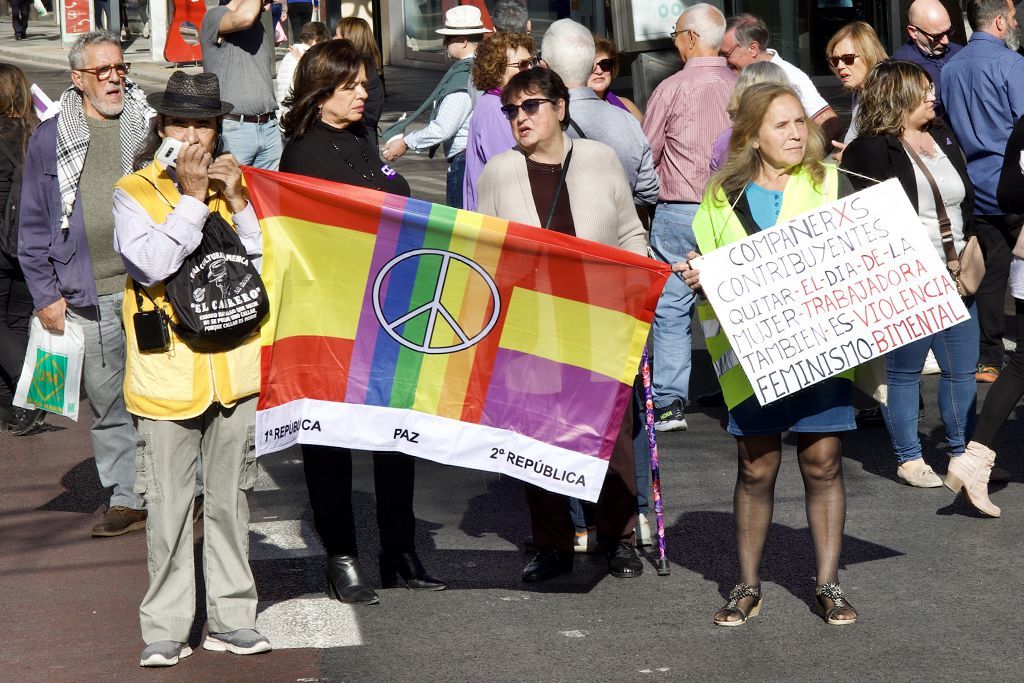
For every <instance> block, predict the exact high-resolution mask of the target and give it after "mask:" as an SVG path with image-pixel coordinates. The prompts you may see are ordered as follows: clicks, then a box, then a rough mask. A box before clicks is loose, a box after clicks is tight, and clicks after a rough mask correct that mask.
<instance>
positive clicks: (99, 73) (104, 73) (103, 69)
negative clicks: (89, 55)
mask: <svg viewBox="0 0 1024 683" xmlns="http://www.w3.org/2000/svg"><path fill="white" fill-rule="evenodd" d="M131 68H132V65H131V64H130V63H129V62H121V63H119V64H107V65H105V66H96V67H93V68H91V69H75V71H82V72H84V73H87V74H92V75H93V76H95V77H96V79H97V80H100V81H105V80H107V79H108V78H110V74H112V73H113V72H114V71H117V75H118V76H124V75H125V74H127V73H128V72H129V71H130V70H131Z"/></svg>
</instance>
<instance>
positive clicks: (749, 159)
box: [708, 83, 825, 204]
mask: <svg viewBox="0 0 1024 683" xmlns="http://www.w3.org/2000/svg"><path fill="white" fill-rule="evenodd" d="M780 97H792V98H793V99H794V100H796V102H797V104H800V97H799V96H798V95H797V94H796V91H795V90H793V88H791V87H790V86H788V85H780V84H778V83H758V84H756V85H752V86H750V87H749V88H747V90H746V92H744V93H743V97H742V98H741V99H740V106H739V109H738V110H737V111H736V118H735V119H734V121H733V127H732V138H731V139H730V140H729V158H728V159H727V160H726V162H725V165H724V166H722V168H721V169H720V170H719V171H718V173H716V174H715V175H714V176H712V177H711V181H710V183H708V194H709V195H710V196H711V197H712V198H713V201H715V202H716V203H719V204H720V203H723V202H726V203H727V202H728V201H729V199H728V198H729V197H735V196H736V195H737V194H738V193H740V192H742V191H743V189H744V188H745V187H746V186H747V183H749V182H751V181H753V180H754V178H756V177H757V175H758V173H759V172H760V170H761V154H760V152H759V151H758V150H757V148H756V147H754V144H753V143H754V141H755V140H756V139H757V134H758V131H760V130H761V124H762V123H764V117H765V115H766V114H767V113H768V108H769V107H771V105H772V103H773V102H775V100H777V99H779V98H780ZM800 107H801V109H803V105H802V104H801V105H800ZM805 116H806V113H805ZM806 121H807V145H806V147H805V148H804V158H803V160H802V161H801V162H800V163H799V164H797V166H798V167H800V168H802V169H803V170H805V171H806V172H807V173H809V174H810V176H811V180H812V181H813V183H814V185H815V186H816V187H821V185H822V184H823V183H824V181H825V165H824V164H823V163H822V159H824V158H825V136H824V135H822V133H821V129H820V128H818V126H817V125H816V124H815V123H814V122H813V121H812V120H811V118H810V117H809V116H807V117H806ZM794 170H795V167H794Z"/></svg>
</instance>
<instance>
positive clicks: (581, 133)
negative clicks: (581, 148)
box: [569, 116, 587, 140]
mask: <svg viewBox="0 0 1024 683" xmlns="http://www.w3.org/2000/svg"><path fill="white" fill-rule="evenodd" d="M569 125H570V126H572V129H573V130H574V131H576V135H579V136H580V137H581V138H583V139H584V140H586V139H587V134H586V133H584V132H583V129H581V128H580V127H579V125H577V123H576V122H575V121H573V120H572V117H571V116H570V117H569Z"/></svg>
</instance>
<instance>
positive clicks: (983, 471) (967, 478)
mask: <svg viewBox="0 0 1024 683" xmlns="http://www.w3.org/2000/svg"><path fill="white" fill-rule="evenodd" d="M995 461H996V454H995V451H993V450H992V449H991V448H987V447H986V446H983V445H982V444H980V443H978V442H977V441H972V442H970V443H969V444H967V450H966V451H964V454H963V455H960V456H957V457H955V458H951V459H950V461H949V472H948V473H947V474H946V488H948V489H949V490H950V491H952V492H953V493H957V492H958V491H960V489H961V488H962V489H964V495H965V496H966V498H967V502H969V503H970V504H971V505H973V506H974V507H975V508H976V509H977V510H978V512H981V513H982V514H985V515H988V516H989V517H999V516H1000V514H1001V511H1000V509H999V508H998V507H996V506H995V505H994V504H993V503H992V501H990V500H989V499H988V480H989V474H990V473H991V471H992V465H993V464H994V463H995Z"/></svg>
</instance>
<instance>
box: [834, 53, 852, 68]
mask: <svg viewBox="0 0 1024 683" xmlns="http://www.w3.org/2000/svg"><path fill="white" fill-rule="evenodd" d="M857 57H860V55H855V54H845V55H833V56H832V57H829V58H828V63H829V64H831V65H832V68H833V69H835V68H836V67H838V66H839V62H842V63H843V64H845V65H846V66H853V63H854V62H855V61H857Z"/></svg>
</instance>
